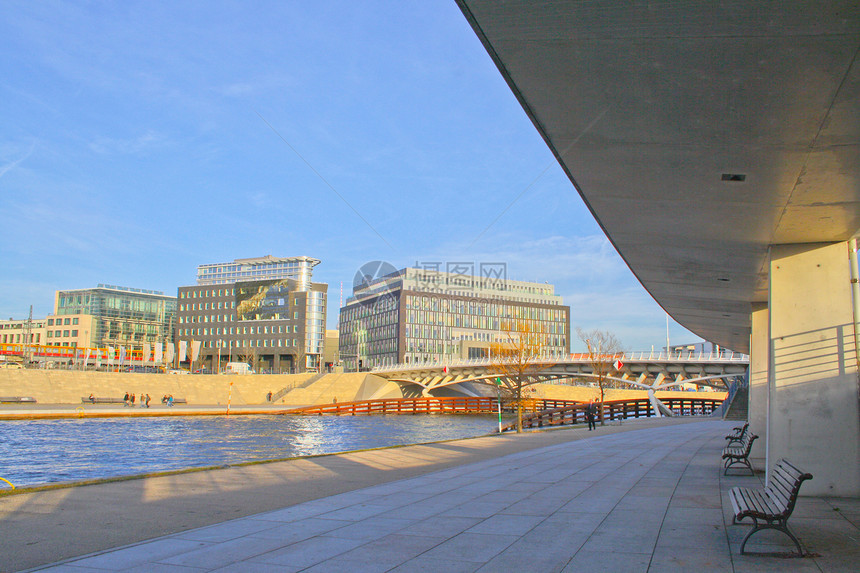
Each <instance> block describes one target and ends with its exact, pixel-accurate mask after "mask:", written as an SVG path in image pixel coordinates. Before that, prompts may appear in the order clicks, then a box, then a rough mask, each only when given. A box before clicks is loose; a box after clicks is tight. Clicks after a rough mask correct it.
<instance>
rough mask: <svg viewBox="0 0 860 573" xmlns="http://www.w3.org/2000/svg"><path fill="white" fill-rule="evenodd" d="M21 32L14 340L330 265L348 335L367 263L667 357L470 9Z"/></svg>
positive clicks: (10, 143) (196, 12)
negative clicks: (79, 305) (538, 301)
mask: <svg viewBox="0 0 860 573" xmlns="http://www.w3.org/2000/svg"><path fill="white" fill-rule="evenodd" d="M0 13H2V18H0V66H2V67H0V69H2V70H3V73H2V74H0V102H2V105H0V125H2V129H0V260H2V265H3V270H2V272H0V291H2V297H0V316H2V317H3V318H7V317H15V318H23V317H25V316H26V314H27V312H28V310H29V306H30V305H31V304H32V305H33V309H34V316H45V315H46V314H48V313H50V312H51V311H52V308H53V296H54V291H55V290H57V289H63V288H85V287H92V286H95V285H97V284H98V283H109V284H116V285H123V286H132V287H137V288H148V289H155V290H161V291H164V292H165V293H168V294H175V292H176V288H177V286H180V285H189V284H193V283H194V281H195V272H196V267H197V265H199V264H202V263H215V262H222V261H231V260H233V259H235V258H244V257H253V256H261V255H266V254H272V255H276V256H293V255H308V256H312V257H316V258H318V259H321V260H322V261H323V262H322V264H320V265H319V266H318V267H317V270H316V272H315V274H314V278H315V280H317V281H320V282H327V283H329V293H330V304H329V325H330V326H331V327H333V326H334V324H335V323H336V316H337V307H338V299H339V291H340V283H341V282H343V284H344V296H346V295H348V294H349V292H350V288H351V284H352V279H353V276H354V274H355V272H356V270H357V269H358V268H359V267H360V266H361V265H362V264H363V263H365V262H367V261H371V260H385V261H388V262H390V263H391V264H393V265H394V266H395V267H398V268H400V267H404V266H410V265H414V264H415V263H416V262H418V263H421V262H443V263H444V262H455V261H472V262H475V263H476V264H478V263H480V262H498V261H503V262H505V263H507V268H508V277H509V278H512V279H520V280H535V281H540V282H543V281H547V282H550V283H552V284H554V285H555V286H556V292H557V293H558V294H560V295H562V296H563V297H564V300H565V304H568V305H570V306H571V323H572V326H573V327H577V326H579V327H582V328H585V329H592V328H602V329H607V330H611V331H613V332H614V333H615V334H616V335H617V336H618V337H619V338H620V339H621V340H622V342H623V343H624V345H625V346H626V347H628V348H630V349H637V350H638V349H646V350H647V349H650V348H651V346H654V347H656V348H659V347H661V346H663V345H665V338H666V330H665V328H666V323H665V314H664V313H663V311H662V310H661V309H660V307H659V306H658V305H657V304H656V303H655V302H654V301H653V300H652V299H651V298H650V296H649V295H648V294H647V293H646V292H645V290H644V289H643V288H642V287H641V286H640V285H639V283H638V282H637V281H636V279H635V278H634V277H633V275H632V273H631V272H630V271H629V270H628V269H627V267H626V266H625V265H624V263H623V262H622V260H621V258H620V257H619V256H618V255H617V254H616V253H615V251H614V250H613V249H612V247H611V245H610V244H609V243H608V241H607V240H606V238H605V237H604V236H603V234H602V232H601V231H600V228H599V227H598V226H597V224H596V223H595V221H594V220H593V219H592V217H591V215H590V214H589V213H588V211H587V209H586V208H585V206H584V205H583V203H582V201H581V200H580V198H579V196H578V194H577V193H576V191H575V190H574V188H573V186H572V184H571V183H570V181H569V180H567V178H566V177H565V176H564V174H563V172H562V170H561V169H560V167H559V166H558V165H557V164H556V162H555V160H554V159H553V157H552V155H551V154H550V152H549V150H548V149H547V147H546V145H545V144H544V143H543V141H542V140H541V138H540V136H539V135H538V133H537V131H536V130H535V129H534V127H533V126H532V125H531V123H530V122H529V121H528V119H527V117H526V115H525V113H524V112H523V111H522V109H521V107H520V106H519V104H518V103H517V102H516V100H515V98H514V96H513V95H512V93H511V92H510V90H509V89H508V87H507V85H506V84H505V82H504V81H503V79H502V77H501V75H500V74H499V72H498V71H497V70H496V68H495V67H494V65H493V64H492V62H491V61H490V58H489V56H488V55H487V54H486V52H485V51H484V49H483V47H482V46H481V44H480V42H479V41H478V39H477V37H476V36H475V34H474V33H473V32H472V30H471V28H470V27H469V26H468V25H467V23H466V20H465V18H464V17H463V16H462V14H461V13H460V11H459V10H458V8H457V7H456V5H455V4H454V2H453V1H452V0H444V1H443V0H437V1H423V0H422V1H394V0H391V1H388V2H372V1H365V0H362V1H343V2H325V1H318V2H310V1H306V2H255V3H247V2H154V1H151V2H132V1H124V2H76V3H61V2H47V1H44V2H29V1H25V2H14V1H8V0H6V1H4V2H3V4H2V7H0ZM500 215H501V216H500ZM494 221H495V222H494ZM670 336H671V339H672V343H673V344H674V343H676V342H677V343H680V342H689V341H693V340H699V338H698V337H696V336H694V335H692V334H690V333H689V332H687V331H686V330H684V329H683V328H682V327H680V326H678V325H676V324H675V323H674V322H673V323H672V326H671V332H670ZM579 346H580V345H579V343H578V341H574V350H576V349H578V347H579Z"/></svg>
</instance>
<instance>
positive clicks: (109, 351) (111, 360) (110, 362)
mask: <svg viewBox="0 0 860 573" xmlns="http://www.w3.org/2000/svg"><path fill="white" fill-rule="evenodd" d="M113 357H114V353H113V346H108V356H107V359H108V360H107V363H108V366H112V365H113Z"/></svg>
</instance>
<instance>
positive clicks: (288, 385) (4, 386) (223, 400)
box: [0, 370, 401, 406]
mask: <svg viewBox="0 0 860 573" xmlns="http://www.w3.org/2000/svg"><path fill="white" fill-rule="evenodd" d="M313 376H315V375H314V374H267V375H227V376H219V375H213V374H186V375H176V374H139V373H130V372H81V371H73V370H0V396H4V397H5V396H10V397H11V396H27V397H33V398H35V399H36V401H37V403H38V404H80V403H81V398H83V397H88V396H89V395H90V394H92V395H93V396H95V397H98V398H122V397H123V396H124V395H125V393H126V392H132V393H134V394H136V395H138V396H139V395H140V394H149V395H150V396H151V397H152V400H153V401H154V402H158V403H160V401H161V397H162V396H165V395H172V396H174V398H181V399H185V400H186V401H187V402H188V404H189V405H211V406H223V405H226V404H227V400H228V396H229V399H230V403H231V404H232V405H233V406H249V405H263V404H267V403H268V402H267V399H266V398H267V396H268V394H269V392H271V393H272V394H278V393H280V392H281V391H283V390H286V392H285V393H284V394H283V396H281V397H280V398H279V399H278V400H277V401H276V404H278V405H283V406H306V405H310V404H318V403H330V402H332V401H333V400H334V399H335V398H336V399H337V400H339V401H342V402H347V401H351V400H366V399H369V398H371V397H376V398H390V397H399V396H400V395H401V393H400V389H399V386H397V384H394V383H390V382H388V381H386V380H384V379H382V378H379V377H378V376H374V375H372V374H366V373H348V374H326V375H324V376H322V377H321V378H320V379H319V380H317V381H315V382H314V383H313V384H311V385H310V386H308V387H306V388H302V387H301V386H302V385H303V383H306V382H307V381H308V380H310V379H311V378H312V377H313ZM231 385H232V387H231ZM377 393H378V394H379V395H378V396H377V395H375V394H377Z"/></svg>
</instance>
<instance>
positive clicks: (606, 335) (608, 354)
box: [576, 328, 624, 425]
mask: <svg viewBox="0 0 860 573" xmlns="http://www.w3.org/2000/svg"><path fill="white" fill-rule="evenodd" d="M576 335H577V336H578V337H579V339H580V340H582V341H583V342H584V343H585V347H586V349H587V351H588V362H589V363H590V365H591V370H592V373H593V374H594V377H595V378H596V379H597V386H598V387H599V388H600V424H601V425H603V424H604V421H603V401H604V395H605V390H606V386H607V382H608V381H607V379H606V378H607V377H608V376H609V374H610V373H611V372H612V371H613V370H614V369H615V366H613V364H614V362H615V361H616V360H618V359H619V358H621V357H623V356H624V352H623V350H622V346H621V341H619V340H618V338H616V336H615V335H614V334H612V333H611V332H608V331H606V330H598V329H594V330H588V331H586V330H583V329H581V328H577V329H576Z"/></svg>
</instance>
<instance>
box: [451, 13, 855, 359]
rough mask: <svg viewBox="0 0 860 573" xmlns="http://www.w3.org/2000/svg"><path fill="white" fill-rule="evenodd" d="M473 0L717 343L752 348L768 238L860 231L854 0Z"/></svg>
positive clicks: (650, 271) (477, 16)
mask: <svg viewBox="0 0 860 573" xmlns="http://www.w3.org/2000/svg"><path fill="white" fill-rule="evenodd" d="M458 4H459V5H460V8H461V9H462V11H463V13H464V14H465V16H466V18H467V19H468V21H469V23H470V24H471V25H472V27H473V29H474V30H475V32H476V33H477V35H478V37H479V38H480V39H481V41H482V42H483V43H484V46H485V47H486V49H487V51H488V52H489V54H490V56H491V57H492V58H493V60H494V61H495V63H496V65H497V66H498V68H499V70H500V71H501V73H502V75H503V76H504V77H505V79H506V80H507V82H508V84H509V85H510V87H511V89H512V90H513V92H514V94H515V95H516V97H517V98H518V99H519V101H520V103H521V104H522V106H523V109H524V110H525V111H526V113H527V114H528V116H529V117H530V118H531V120H532V122H533V123H534V125H535V127H537V129H538V131H539V132H540V133H541V135H542V136H543V138H544V140H545V141H546V143H547V145H549V147H550V148H551V149H552V151H553V153H554V154H555V156H556V158H557V159H558V161H559V162H560V163H561V165H562V167H563V168H564V169H565V171H566V172H567V174H568V176H569V177H570V180H571V181H572V182H573V184H574V186H575V187H576V189H577V191H578V192H579V194H580V195H581V196H582V198H583V200H584V201H585V203H586V205H587V206H588V208H589V209H590V210H591V212H592V213H593V214H594V216H595V218H596V219H597V221H598V222H599V224H600V225H601V227H603V229H604V231H605V232H606V235H607V236H608V237H609V240H610V241H612V243H613V245H614V246H615V248H616V249H617V250H618V252H619V253H620V254H621V256H622V257H623V258H624V260H625V261H626V262H627V265H628V266H629V267H630V269H631V270H632V271H633V273H634V274H635V275H636V277H637V278H638V279H639V281H640V282H641V283H642V285H643V286H644V287H645V288H646V289H647V290H648V292H650V293H651V295H652V296H653V297H654V298H655V299H656V300H657V302H658V303H659V304H660V305H661V306H662V307H663V308H664V309H666V310H667V311H668V312H669V314H671V315H672V317H673V318H674V319H675V320H677V321H678V322H679V323H681V324H683V325H684V326H686V327H687V328H689V329H690V330H692V331H693V332H695V333H696V334H698V335H700V336H702V337H703V338H705V339H707V340H712V341H714V342H717V343H719V344H722V345H724V346H727V347H729V348H732V349H734V350H738V351H748V349H749V334H750V309H751V303H753V302H761V301H767V286H768V285H767V280H768V277H767V269H768V265H767V263H768V248H769V246H770V245H774V244H782V243H811V242H833V241H844V240H847V239H849V238H851V236H853V235H854V234H855V233H856V232H857V231H858V229H860V209H858V206H860V62H857V59H858V49H860V5H858V3H857V2H819V3H809V2H796V1H781V2H776V1H774V2H762V3H758V2H748V1H734V2H727V1H722V2H713V1H711V0H704V1H700V2H696V1H686V2H662V3H661V2H617V1H613V0H606V1H593V2H584V1H570V0H568V1H555V2H534V1H500V0H458ZM724 174H733V175H743V176H745V179H744V180H743V181H731V180H729V181H724V180H723V177H724ZM846 258H847V252H846Z"/></svg>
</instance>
